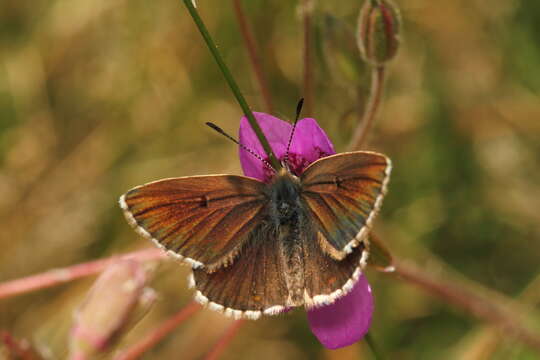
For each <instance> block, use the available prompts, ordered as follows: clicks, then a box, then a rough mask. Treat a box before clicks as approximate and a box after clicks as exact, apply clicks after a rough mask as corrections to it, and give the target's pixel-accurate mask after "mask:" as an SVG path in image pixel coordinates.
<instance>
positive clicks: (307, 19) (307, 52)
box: [300, 0, 315, 116]
mask: <svg viewBox="0 0 540 360" xmlns="http://www.w3.org/2000/svg"><path fill="white" fill-rule="evenodd" d="M301 1H302V3H301V8H300V9H301V14H302V23H303V29H304V41H303V43H304V44H303V45H304V48H303V56H302V57H303V63H304V76H303V90H304V94H303V98H304V113H305V114H306V116H312V115H313V102H314V98H313V96H314V93H315V91H314V88H313V86H314V74H313V55H312V52H313V51H312V46H313V45H312V39H313V35H312V33H313V28H312V26H311V16H312V13H313V6H314V4H313V0H301Z"/></svg>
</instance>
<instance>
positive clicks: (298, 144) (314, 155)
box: [290, 118, 336, 164]
mask: <svg viewBox="0 0 540 360" xmlns="http://www.w3.org/2000/svg"><path fill="white" fill-rule="evenodd" d="M290 151H291V153H295V154H301V155H302V156H303V157H304V158H305V159H306V160H307V161H308V162H309V163H310V164H311V163H312V162H314V161H315V160H318V159H320V158H321V157H325V156H328V155H333V154H335V153H336V152H335V150H334V145H332V142H331V141H330V139H329V138H328V136H327V135H326V133H325V132H324V130H323V129H321V127H320V126H319V124H317V121H315V119H312V118H305V119H301V120H300V121H298V124H296V130H295V133H294V139H293V142H292V144H291V149H290Z"/></svg>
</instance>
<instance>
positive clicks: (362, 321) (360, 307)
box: [307, 275, 373, 349]
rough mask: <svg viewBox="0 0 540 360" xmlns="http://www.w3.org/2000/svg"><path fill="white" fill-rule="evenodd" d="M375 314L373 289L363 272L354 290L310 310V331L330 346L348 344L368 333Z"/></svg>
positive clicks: (322, 342)
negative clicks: (329, 303)
mask: <svg viewBox="0 0 540 360" xmlns="http://www.w3.org/2000/svg"><path fill="white" fill-rule="evenodd" d="M372 314H373V296H372V294H371V288H370V286H369V284H368V282H367V280H366V278H365V277H364V276H363V275H362V276H361V277H360V279H358V282H357V283H356V285H355V286H354V288H353V289H352V290H351V292H350V293H349V294H347V295H345V296H344V297H342V298H340V299H338V300H337V301H336V302H335V303H333V304H332V305H328V306H323V307H320V308H316V309H312V310H310V311H308V314H307V316H308V321H309V326H310V327H311V331H312V332H313V334H315V336H316V337H317V339H319V341H320V342H321V344H323V345H324V346H325V347H326V348H328V349H338V348H341V347H344V346H349V345H351V344H354V343H355V342H357V341H358V340H360V339H361V338H362V337H364V335H365V334H366V333H367V332H368V330H369V326H370V324H371V317H372Z"/></svg>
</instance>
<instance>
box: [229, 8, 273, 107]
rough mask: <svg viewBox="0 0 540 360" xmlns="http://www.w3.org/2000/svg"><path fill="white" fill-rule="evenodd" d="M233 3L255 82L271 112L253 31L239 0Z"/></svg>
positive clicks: (270, 100) (270, 101)
mask: <svg viewBox="0 0 540 360" xmlns="http://www.w3.org/2000/svg"><path fill="white" fill-rule="evenodd" d="M233 3H234V11H235V13H236V19H237V20H238V23H239V25H240V32H241V33H242V37H243V38H244V43H245V45H246V48H247V51H248V55H249V60H250V62H251V66H252V67H253V71H254V72H255V77H256V78H257V82H258V84H259V88H260V90H261V95H262V98H263V100H264V105H265V108H266V111H267V112H268V113H270V114H271V113H272V112H273V111H274V106H273V105H272V97H271V96H270V90H269V86H268V82H267V81H266V77H265V76H264V71H263V70H262V66H261V57H260V55H259V52H258V49H257V45H256V44H257V43H256V41H255V37H254V36H253V31H251V27H250V26H249V24H248V21H247V19H246V15H245V13H244V9H243V8H242V3H241V0H234V1H233Z"/></svg>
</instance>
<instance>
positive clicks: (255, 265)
mask: <svg viewBox="0 0 540 360" xmlns="http://www.w3.org/2000/svg"><path fill="white" fill-rule="evenodd" d="M193 277H194V284H193V285H194V286H195V287H196V288H197V290H198V291H197V294H196V299H197V301H199V302H200V303H203V304H207V305H208V306H209V307H210V308H211V309H213V310H217V311H221V312H224V313H225V315H229V316H233V317H235V318H240V317H245V318H252V319H255V318H258V317H259V316H260V315H261V314H263V313H264V314H266V315H274V314H278V313H280V312H281V311H283V310H284V309H285V307H286V304H287V298H288V294H289V293H288V289H287V284H286V280H285V276H284V266H283V263H282V259H281V251H280V244H279V242H278V241H276V236H275V234H274V233H273V232H272V231H271V230H270V229H269V228H268V226H267V225H265V224H264V223H263V224H261V225H260V226H259V227H258V228H257V229H256V230H255V231H253V233H252V235H251V236H250V238H249V240H248V242H247V243H246V244H245V246H244V247H243V248H242V255H241V256H239V257H238V259H236V260H235V261H234V262H233V263H232V264H231V265H229V266H227V267H223V268H220V269H219V270H217V271H215V272H213V273H207V272H205V271H204V269H194V270H193Z"/></svg>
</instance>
